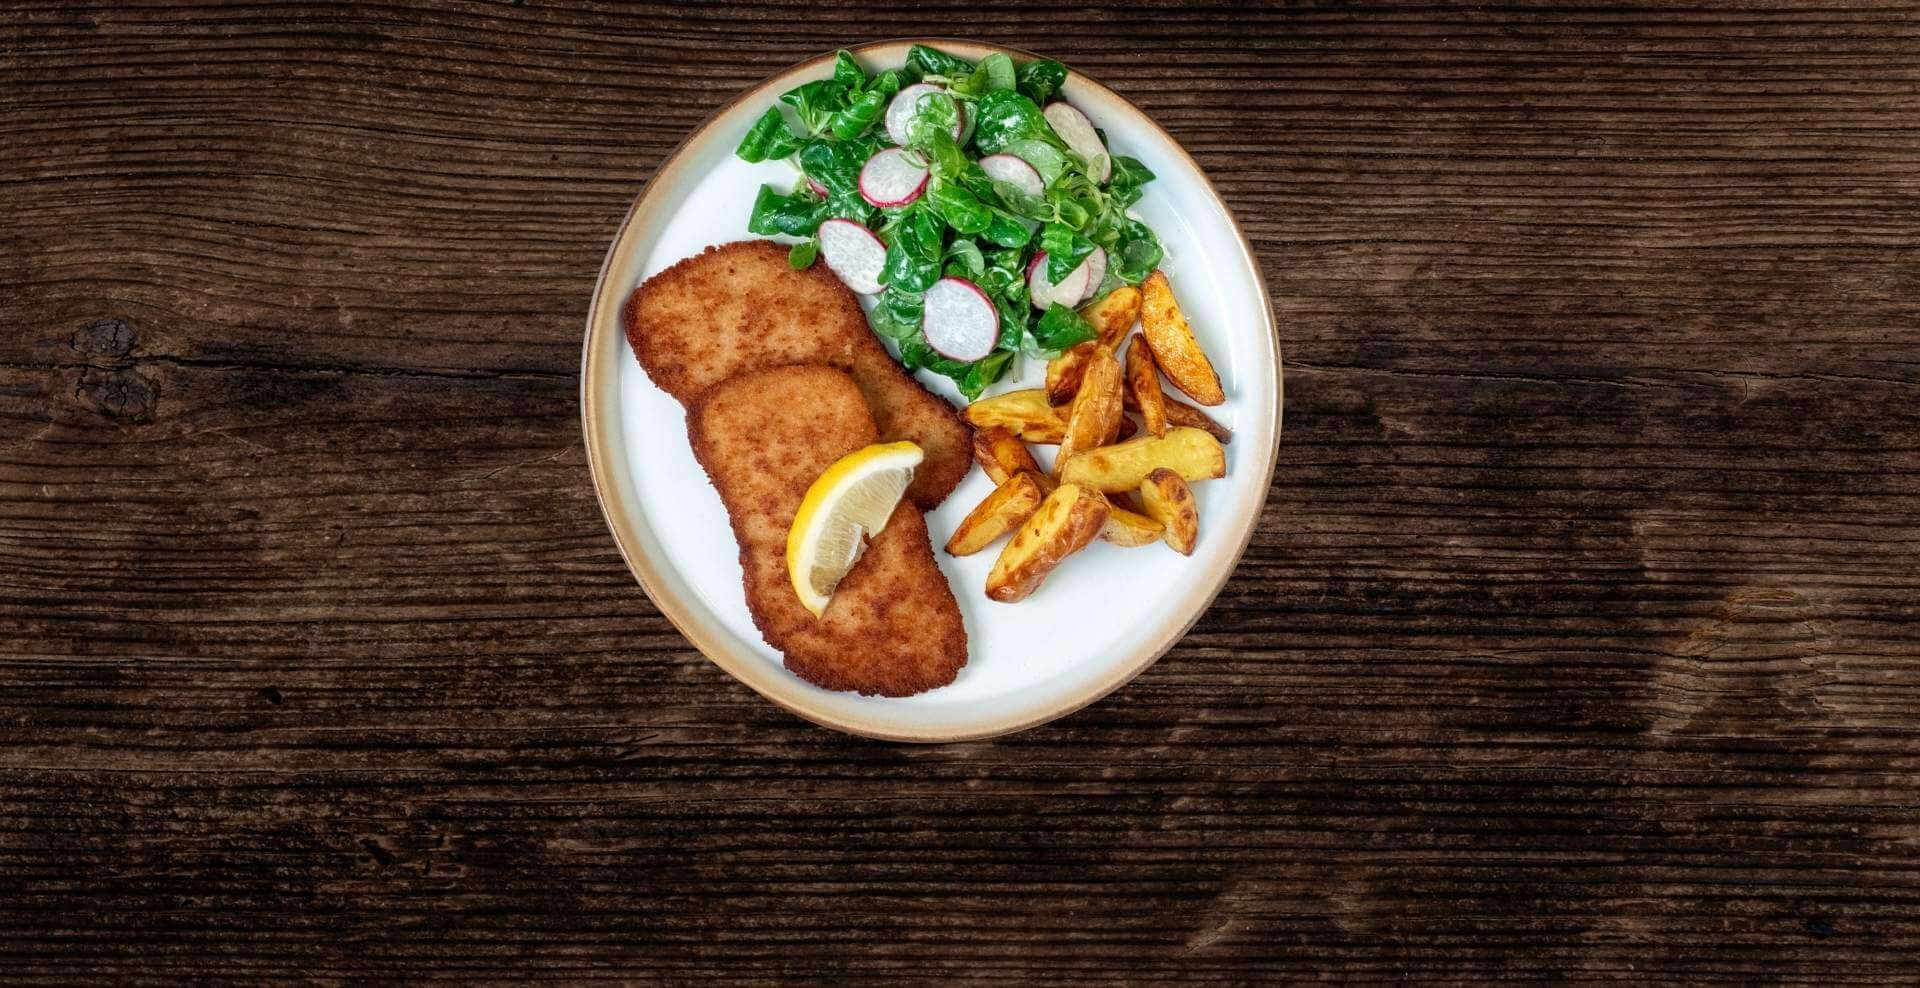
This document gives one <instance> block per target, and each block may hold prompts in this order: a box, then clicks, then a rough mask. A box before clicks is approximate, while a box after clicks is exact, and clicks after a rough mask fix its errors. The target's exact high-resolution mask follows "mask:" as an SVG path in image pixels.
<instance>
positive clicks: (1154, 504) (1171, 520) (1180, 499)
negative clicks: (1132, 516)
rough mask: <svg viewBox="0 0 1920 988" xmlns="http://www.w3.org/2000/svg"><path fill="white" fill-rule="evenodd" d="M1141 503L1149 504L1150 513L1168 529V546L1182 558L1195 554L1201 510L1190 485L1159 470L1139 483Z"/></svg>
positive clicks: (1168, 471)
mask: <svg viewBox="0 0 1920 988" xmlns="http://www.w3.org/2000/svg"><path fill="white" fill-rule="evenodd" d="M1140 500H1141V501H1143V502H1145V503H1146V505H1147V514H1149V515H1152V516H1153V520H1155V521H1157V522H1159V523H1160V525H1161V526H1162V527H1163V528H1164V529H1165V530H1166V540H1167V545H1168V546H1169V547H1171V548H1172V549H1173V551H1175V552H1177V553H1179V554H1181V555H1183V556H1191V555H1193V546H1194V543H1195V542H1198V541H1199V540H1200V509H1199V508H1198V507H1196V506H1195V504H1194V501H1193V491H1192V490H1191V489H1190V488H1188V487H1187V482H1186V481H1184V480H1181V479H1180V475H1179V474H1177V473H1174V472H1173V471H1172V470H1169V469H1167V468H1166V467H1159V468H1157V469H1155V470H1154V471H1153V472H1152V473H1150V474H1147V479H1145V480H1143V481H1141V482H1140Z"/></svg>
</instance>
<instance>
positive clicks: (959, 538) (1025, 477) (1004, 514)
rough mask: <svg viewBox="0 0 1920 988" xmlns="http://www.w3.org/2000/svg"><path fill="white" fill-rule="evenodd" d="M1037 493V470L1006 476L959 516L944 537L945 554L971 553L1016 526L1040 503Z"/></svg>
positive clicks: (1038, 493) (983, 547)
mask: <svg viewBox="0 0 1920 988" xmlns="http://www.w3.org/2000/svg"><path fill="white" fill-rule="evenodd" d="M1041 497H1042V495H1041V493H1040V478H1039V475H1038V474H1035V473H1028V472H1027V471H1025V470H1022V471H1021V472H1019V473H1016V474H1014V475H1013V476H1011V477H1009V478H1007V482H1006V483H1004V484H1001V485H1000V486H999V487H996V488H994V489H993V493H991V494H988V495H987V496H986V497H985V498H982V499H981V501H980V503H979V504H976V505H974V506H973V510H972V511H969V512H967V516H966V517H965V518H962V519H961V520H960V527H959V528H956V529H954V530H953V537H952V538H950V539H948V540H947V554H948V555H950V556H971V555H973V554H974V553H976V552H979V551H980V550H982V549H985V548H986V547H987V546H990V545H992V544H993V543H994V541H995V540H996V539H998V538H1000V536H1002V535H1005V534H1007V533H1008V532H1011V531H1013V530H1014V529H1016V528H1019V527H1020V524H1021V523H1022V522H1024V521H1026V520H1027V518H1028V517H1029V516H1031V515H1032V514H1033V512H1034V509H1035V508H1038V507H1040V500H1041Z"/></svg>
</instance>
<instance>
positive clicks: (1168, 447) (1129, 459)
mask: <svg viewBox="0 0 1920 988" xmlns="http://www.w3.org/2000/svg"><path fill="white" fill-rule="evenodd" d="M1160 467H1166V468H1167V469H1169V470H1172V471H1173V472H1174V473H1177V474H1179V475H1180V479H1182V480H1188V481H1193V480H1207V479H1210V478H1213V477H1224V476H1226V475H1227V453H1226V450H1224V449H1221V448H1220V441H1219V440H1217V439H1215V438H1213V437H1212V436H1210V435H1207V434H1206V433H1205V432H1202V431H1200V430H1199V429H1191V428H1187V427H1185V426H1179V427H1175V428H1172V429H1168V430H1167V434H1166V435H1164V436H1140V437H1139V438H1136V439H1129V440H1127V441H1126V442H1123V443H1116V444H1114V445H1112V446H1102V447H1100V448H1099V449H1090V450H1087V451H1086V452H1084V453H1077V454H1075V455H1074V456H1073V457H1071V458H1070V459H1068V460H1067V462H1065V463H1063V464H1061V465H1060V466H1059V468H1058V470H1057V471H1056V475H1057V476H1058V477H1059V479H1060V483H1061V484H1062V485H1066V484H1073V485H1077V486H1082V487H1089V488H1092V489H1094V490H1097V491H1105V492H1107V493H1109V494H1111V493H1114V492H1117V491H1131V490H1136V489H1138V488H1139V486H1140V482H1141V481H1144V480H1146V479H1147V475H1148V474H1150V473H1152V472H1153V471H1154V470H1156V469H1159V468H1160Z"/></svg>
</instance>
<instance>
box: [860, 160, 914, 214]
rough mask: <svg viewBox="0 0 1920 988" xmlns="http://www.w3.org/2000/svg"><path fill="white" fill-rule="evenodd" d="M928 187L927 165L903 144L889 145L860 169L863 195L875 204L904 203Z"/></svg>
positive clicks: (902, 204)
mask: <svg viewBox="0 0 1920 988" xmlns="http://www.w3.org/2000/svg"><path fill="white" fill-rule="evenodd" d="M926 188H927V169H926V167H925V166H923V165H921V164H920V163H919V162H917V161H915V160H914V159H913V157H912V156H911V155H909V154H908V153H907V151H906V150H905V149H904V148H888V149H886V150H885V151H881V152H880V153H878V154H876V155H874V156H873V157H871V158H868V159H867V163H866V165H865V166H864V167H862V168H861V169H860V198H862V199H865V200H866V201H868V202H870V203H872V204H873V205H875V206H904V205H906V204H907V203H910V202H912V201H914V200H915V199H918V198H920V193H922V192H924V191H926Z"/></svg>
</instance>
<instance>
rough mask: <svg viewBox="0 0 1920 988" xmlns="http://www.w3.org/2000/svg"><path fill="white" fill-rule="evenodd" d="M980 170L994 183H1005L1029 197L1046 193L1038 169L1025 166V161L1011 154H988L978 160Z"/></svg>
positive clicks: (1045, 184)
mask: <svg viewBox="0 0 1920 988" xmlns="http://www.w3.org/2000/svg"><path fill="white" fill-rule="evenodd" d="M980 170H981V171H983V172H986V173H987V177H988V178H990V179H993V180H994V181H996V182H1005V183H1007V184H1008V185H1011V186H1013V187H1014V188H1016V189H1019V190H1020V191H1022V192H1024V193H1026V194H1027V195H1030V196H1037V195H1040V194H1041V193H1044V192H1046V191H1047V183H1046V182H1045V181H1043V180H1042V179H1041V178H1040V171H1039V169H1037V168H1035V167H1033V166H1032V165H1029V164H1027V159H1025V158H1019V157H1015V156H1014V155H1011V154H990V155H987V156H986V157H984V158H981V159H980Z"/></svg>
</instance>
